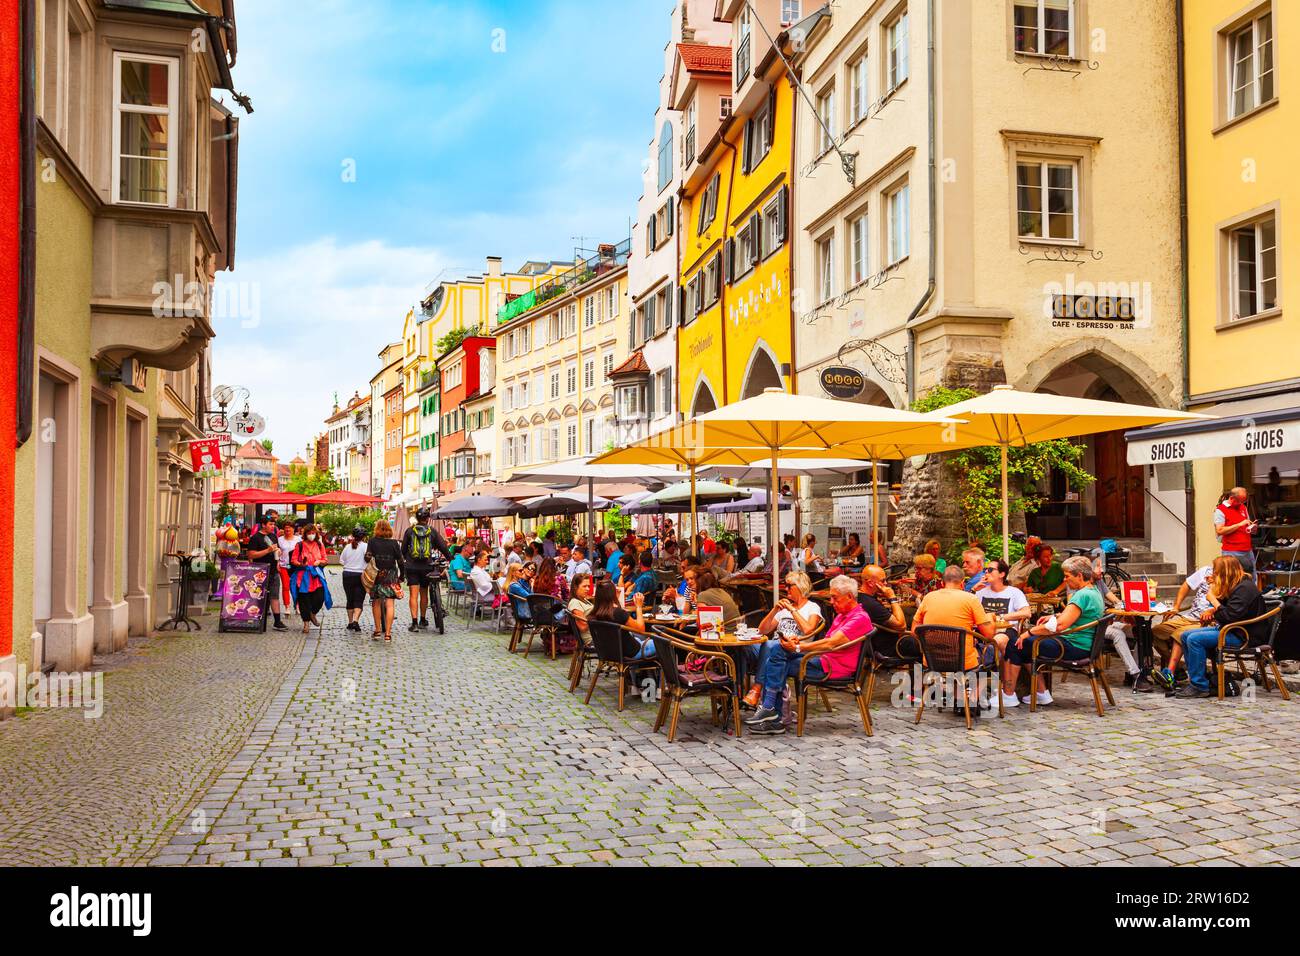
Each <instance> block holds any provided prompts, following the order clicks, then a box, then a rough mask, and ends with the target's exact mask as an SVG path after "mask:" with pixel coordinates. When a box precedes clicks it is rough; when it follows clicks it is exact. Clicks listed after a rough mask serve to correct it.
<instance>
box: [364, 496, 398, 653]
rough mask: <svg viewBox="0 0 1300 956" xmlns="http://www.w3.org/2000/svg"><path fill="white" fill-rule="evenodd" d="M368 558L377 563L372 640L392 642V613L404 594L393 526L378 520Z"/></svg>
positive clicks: (372, 587) (372, 595)
mask: <svg viewBox="0 0 1300 956" xmlns="http://www.w3.org/2000/svg"><path fill="white" fill-rule="evenodd" d="M366 554H367V557H369V559H370V560H371V561H373V562H374V565H375V582H374V584H372V585H371V586H370V610H371V611H373V612H374V615H375V632H374V633H373V634H371V635H370V638H371V640H375V641H377V640H380V639H381V638H382V639H383V641H384V643H385V644H391V643H392V642H393V615H394V613H395V612H396V605H397V598H398V597H399V596H400V595H401V593H402V583H401V581H402V574H403V572H404V568H403V565H402V547H401V545H400V544H398V543H397V542H396V541H394V540H393V526H392V525H391V524H389V523H388V522H387V521H384V520H382V519H381V520H379V521H376V522H375V533H374V535H373V537H372V538H371V540H370V543H369V546H368V548H367V552H366Z"/></svg>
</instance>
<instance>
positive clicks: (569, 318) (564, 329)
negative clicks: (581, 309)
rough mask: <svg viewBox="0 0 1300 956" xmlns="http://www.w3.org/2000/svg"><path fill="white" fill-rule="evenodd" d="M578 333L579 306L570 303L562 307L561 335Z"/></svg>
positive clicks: (565, 336)
mask: <svg viewBox="0 0 1300 956" xmlns="http://www.w3.org/2000/svg"><path fill="white" fill-rule="evenodd" d="M577 334H578V307H577V306H576V305H573V304H572V303H570V304H569V305H566V306H565V307H564V308H562V309H560V337H561V338H565V339H567V338H568V337H569V336H571V335H577Z"/></svg>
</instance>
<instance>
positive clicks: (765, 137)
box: [742, 91, 776, 172]
mask: <svg viewBox="0 0 1300 956" xmlns="http://www.w3.org/2000/svg"><path fill="white" fill-rule="evenodd" d="M775 112H776V93H775V91H771V92H769V94H768V97H767V101H766V102H765V103H764V104H763V105H762V106H761V107H759V108H758V110H756V111H755V113H754V115H753V117H751V118H750V120H749V122H747V123H746V124H745V143H744V146H743V147H742V149H743V158H744V162H743V163H742V166H743V168H744V171H745V172H749V171H750V170H752V169H753V168H754V167H755V166H757V165H758V164H759V163H761V162H762V161H763V160H764V159H766V158H767V154H768V151H769V150H771V148H772V131H773V125H774V122H775V121H774V116H773V114H775Z"/></svg>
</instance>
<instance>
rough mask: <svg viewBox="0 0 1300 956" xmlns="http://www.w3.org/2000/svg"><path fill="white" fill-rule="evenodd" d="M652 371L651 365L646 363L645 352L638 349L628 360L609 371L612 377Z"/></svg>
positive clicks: (643, 373)
mask: <svg viewBox="0 0 1300 956" xmlns="http://www.w3.org/2000/svg"><path fill="white" fill-rule="evenodd" d="M649 371H650V366H649V365H648V364H646V360H645V354H644V353H643V352H642V351H641V350H640V349H637V350H636V351H635V352H633V353H632V354H631V355H630V356H628V358H627V360H626V361H625V362H624V363H623V364H622V365H620V366H619V367H618V368H616V369H614V370H613V371H611V372H610V373H609V377H610V378H614V377H615V376H617V375H645V374H646V373H648V372H649Z"/></svg>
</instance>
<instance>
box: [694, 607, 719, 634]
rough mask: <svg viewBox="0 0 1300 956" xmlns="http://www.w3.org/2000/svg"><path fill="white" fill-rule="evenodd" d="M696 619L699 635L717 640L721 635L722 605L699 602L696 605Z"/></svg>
mask: <svg viewBox="0 0 1300 956" xmlns="http://www.w3.org/2000/svg"><path fill="white" fill-rule="evenodd" d="M695 610H696V613H697V615H698V616H697V620H698V621H699V625H700V637H704V638H709V639H711V640H717V639H718V638H720V637H721V636H722V622H723V620H724V618H723V616H722V607H721V606H720V605H712V604H700V605H698V606H697V607H696V609H695Z"/></svg>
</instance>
